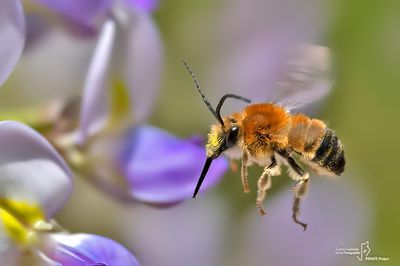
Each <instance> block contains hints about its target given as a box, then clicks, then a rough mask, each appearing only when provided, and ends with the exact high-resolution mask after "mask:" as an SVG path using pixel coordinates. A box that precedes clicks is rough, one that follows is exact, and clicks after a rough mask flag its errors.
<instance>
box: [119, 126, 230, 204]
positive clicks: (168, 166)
mask: <svg viewBox="0 0 400 266" xmlns="http://www.w3.org/2000/svg"><path fill="white" fill-rule="evenodd" d="M205 160H206V154H205V149H204V148H203V147H201V146H199V145H197V144H194V143H193V142H192V141H191V140H188V141H187V140H181V139H179V138H177V137H175V136H173V135H171V134H169V133H167V132H165V131H163V130H161V129H158V128H155V127H152V126H138V127H135V128H133V129H131V130H130V131H129V132H128V134H127V135H126V137H125V145H124V149H123V151H122V153H121V156H120V158H119V162H118V163H119V167H120V169H121V172H122V174H123V175H124V177H125V178H126V179H127V181H128V183H129V185H130V189H131V193H132V195H133V197H134V198H136V199H138V200H140V201H144V202H147V203H152V204H172V203H176V202H179V201H182V200H184V199H187V198H190V197H191V196H192V194H193V190H194V188H195V186H196V183H197V180H198V177H199V176H200V173H201V171H202V168H203V165H204V162H205ZM227 166H228V165H227V162H226V160H225V159H223V158H219V159H216V160H215V161H214V162H213V164H212V165H211V168H210V170H209V172H208V174H207V177H206V179H205V181H204V183H203V186H202V188H201V190H200V191H206V190H209V189H210V188H211V187H213V186H214V185H215V184H216V183H217V182H218V181H219V180H220V179H221V177H222V176H223V174H224V172H225V171H226V170H227Z"/></svg>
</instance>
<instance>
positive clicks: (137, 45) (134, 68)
mask: <svg viewBox="0 0 400 266" xmlns="http://www.w3.org/2000/svg"><path fill="white" fill-rule="evenodd" d="M125 26H126V28H125V31H126V32H125V34H126V36H125V37H126V43H125V44H124V45H125V46H124V49H125V50H124V52H125V54H124V60H125V67H124V68H123V71H124V78H125V81H126V83H127V86H128V90H129V95H130V103H131V104H132V113H133V117H134V118H135V121H136V122H143V121H144V120H145V119H146V118H147V117H148V116H149V114H150V111H151V109H152V105H153V102H154V100H155V99H156V96H157V93H158V89H159V85H160V78H161V71H162V64H163V48H162V43H161V37H160V34H159V32H158V29H157V26H156V25H155V23H154V21H153V20H152V18H151V15H150V14H149V13H147V12H143V11H136V12H135V11H132V12H131V13H130V17H129V22H128V23H127V24H126V25H125Z"/></svg>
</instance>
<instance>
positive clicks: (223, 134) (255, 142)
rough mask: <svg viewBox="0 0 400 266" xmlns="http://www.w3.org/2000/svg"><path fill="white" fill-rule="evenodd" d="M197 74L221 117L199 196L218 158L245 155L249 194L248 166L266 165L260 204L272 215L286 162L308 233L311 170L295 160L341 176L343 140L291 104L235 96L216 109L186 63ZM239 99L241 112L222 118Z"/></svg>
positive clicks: (296, 209) (260, 182) (214, 127)
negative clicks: (269, 195) (270, 199)
mask: <svg viewBox="0 0 400 266" xmlns="http://www.w3.org/2000/svg"><path fill="white" fill-rule="evenodd" d="M183 64H184V65H185V67H186V69H187V71H188V72H189V74H190V75H191V77H192V78H193V81H194V83H195V86H196V88H197V91H198V92H199V93H200V95H201V97H202V99H203V101H204V103H205V104H206V105H207V107H208V109H209V110H210V111H211V113H212V114H213V115H214V117H215V118H216V119H217V123H215V124H213V125H212V126H211V130H210V132H209V134H208V140H207V144H206V154H207V159H206V162H205V164H204V167H203V170H202V172H201V174H200V177H199V180H198V182H197V185H196V187H195V190H194V193H193V198H195V197H196V195H197V193H198V191H199V189H200V187H201V184H202V182H203V180H204V178H205V176H206V174H207V172H208V170H209V168H210V166H211V163H212V161H213V160H214V159H216V158H218V157H219V156H220V155H225V156H227V157H228V158H231V159H240V158H241V181H242V185H243V190H244V192H245V193H249V192H250V189H249V184H248V173H247V168H248V166H250V165H251V164H258V165H259V166H262V167H264V170H263V172H262V174H261V176H260V177H259V178H258V182H257V187H258V192H257V198H256V207H257V209H258V211H259V213H260V214H261V216H263V215H265V214H266V211H265V210H264V208H263V202H264V199H265V197H266V192H267V190H268V189H270V188H271V184H272V182H271V178H272V177H273V176H277V175H280V174H281V165H282V164H285V165H286V166H287V168H288V173H289V176H290V177H291V178H292V179H293V180H294V181H295V182H297V184H296V185H295V187H294V201H293V206H292V219H293V221H294V222H295V223H296V224H299V225H301V226H302V227H303V230H304V231H305V230H306V228H307V224H306V223H303V222H301V221H299V220H298V218H297V217H298V215H299V211H300V201H301V200H302V199H303V198H304V196H305V195H306V193H307V190H308V186H309V173H308V172H307V171H305V170H304V169H303V168H302V167H301V166H300V165H299V164H298V163H297V161H296V159H295V158H298V159H300V160H302V162H303V163H305V164H307V165H309V166H310V168H312V169H313V170H315V171H316V172H318V173H320V174H323V175H331V176H338V175H341V174H342V173H343V171H344V166H345V158H344V151H343V147H342V143H341V141H340V140H339V139H338V137H337V136H336V134H335V132H334V131H333V130H332V129H330V128H329V127H328V126H327V125H326V124H325V123H324V122H323V121H321V120H319V119H315V118H310V117H308V116H306V115H304V114H301V113H296V114H291V113H290V112H289V110H288V108H285V107H284V106H282V105H280V104H277V103H273V102H267V103H255V104H251V101H250V100H249V99H247V98H244V97H242V96H238V95H235V94H226V95H224V96H223V97H222V98H221V99H220V101H219V103H218V105H217V107H216V108H215V109H214V108H213V107H212V106H211V104H210V102H209V101H208V100H207V98H206V97H205V95H204V94H203V92H202V90H201V88H200V85H199V82H198V80H197V78H196V76H195V75H194V73H193V72H192V70H191V68H190V67H189V66H188V64H187V63H186V62H184V61H183ZM229 98H233V99H236V100H240V101H244V102H246V103H248V105H247V106H246V107H245V108H244V109H243V110H242V111H240V112H236V113H232V114H229V115H226V116H221V113H220V111H221V107H222V106H223V104H224V102H225V100H227V99H229Z"/></svg>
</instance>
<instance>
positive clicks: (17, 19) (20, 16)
mask: <svg viewBox="0 0 400 266" xmlns="http://www.w3.org/2000/svg"><path fill="white" fill-rule="evenodd" d="M24 42H25V20H24V13H23V10H22V6H21V3H20V2H19V1H16V0H3V1H1V2H0V43H1V49H0V62H1V64H0V86H1V85H2V84H3V83H4V82H5V81H6V79H7V78H8V76H9V75H10V74H11V72H12V70H13V69H14V66H15V65H16V63H17V62H18V60H19V57H20V56H21V54H22V50H23V48H24Z"/></svg>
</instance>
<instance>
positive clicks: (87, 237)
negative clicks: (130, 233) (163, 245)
mask: <svg viewBox="0 0 400 266" xmlns="http://www.w3.org/2000/svg"><path fill="white" fill-rule="evenodd" d="M51 237H52V238H53V239H54V240H55V242H56V245H54V247H53V248H52V250H50V251H48V253H49V254H47V255H48V256H49V257H50V258H51V259H52V260H54V261H56V262H59V263H61V264H62V265H68V266H87V265H96V266H100V265H101V266H119V265H125V266H139V265H140V264H139V262H138V261H137V260H136V258H135V257H134V256H133V255H132V254H131V253H130V252H129V251H128V250H127V249H126V248H125V247H124V246H122V245H121V244H119V243H117V242H115V241H114V240H111V239H109V238H105V237H102V236H98V235H91V234H71V235H68V234H53V235H52V236H51Z"/></svg>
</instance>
